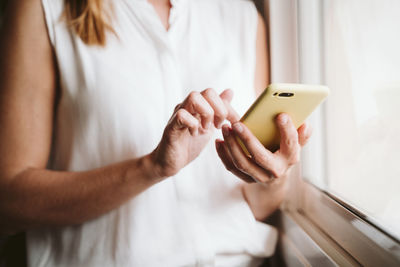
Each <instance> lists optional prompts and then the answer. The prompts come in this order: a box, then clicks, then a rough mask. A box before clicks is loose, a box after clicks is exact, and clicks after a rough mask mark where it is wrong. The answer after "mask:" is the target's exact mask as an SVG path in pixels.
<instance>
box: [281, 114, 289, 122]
mask: <svg viewBox="0 0 400 267" xmlns="http://www.w3.org/2000/svg"><path fill="white" fill-rule="evenodd" d="M280 121H281V123H282V124H286V123H287V122H288V116H287V115H286V114H283V115H281V117H280Z"/></svg>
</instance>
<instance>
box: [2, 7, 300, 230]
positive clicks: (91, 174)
mask: <svg viewBox="0 0 400 267" xmlns="http://www.w3.org/2000/svg"><path fill="white" fill-rule="evenodd" d="M149 2H150V3H152V4H154V7H155V10H156V12H157V14H159V16H160V19H161V21H162V23H163V25H164V26H165V27H166V29H168V15H169V9H170V5H169V2H168V4H166V3H167V2H166V1H149ZM260 27H261V29H262V27H264V26H260ZM260 27H259V37H258V41H257V42H260V41H259V40H265V31H264V36H260V32H262V30H260ZM264 30H265V29H264ZM0 39H1V42H0V58H1V61H0V92H1V93H0V125H1V126H2V127H1V131H0V218H2V220H0V232H1V233H14V232H18V231H20V230H26V229H32V228H38V227H48V226H66V225H73V224H80V223H83V222H85V221H88V220H90V219H94V218H96V217H98V216H100V215H102V214H105V213H106V212H108V211H110V210H113V209H115V208H117V207H119V206H120V205H121V204H123V203H125V202H126V201H128V200H129V199H131V198H134V197H135V196H137V195H138V194H140V193H141V192H143V191H145V190H146V189H148V188H149V187H151V186H152V185H154V184H156V183H158V182H160V181H162V180H164V179H167V178H168V177H170V176H172V175H174V174H176V173H177V172H179V170H180V169H182V168H183V167H184V166H186V165H187V164H189V163H190V162H191V161H193V160H194V159H195V158H196V157H197V156H198V154H199V153H200V152H201V150H202V149H203V148H204V146H205V145H206V144H207V143H208V142H209V141H210V138H211V133H212V131H214V130H215V128H220V127H221V124H222V122H223V121H224V120H225V119H228V120H230V121H231V122H232V123H233V124H232V125H233V127H234V129H236V128H235V125H236V124H235V122H236V121H237V119H238V116H237V114H236V113H235V112H234V110H233V109H232V108H231V107H230V105H229V102H230V101H231V99H232V96H233V94H232V91H230V90H225V91H224V92H223V93H221V94H220V95H218V94H217V93H216V92H215V91H214V90H213V89H206V90H204V91H202V92H192V93H190V94H189V95H188V96H187V97H186V99H184V100H183V101H182V103H179V104H178V105H177V107H176V108H175V112H174V114H173V115H172V117H171V119H170V121H169V122H168V124H167V126H166V127H165V130H164V134H163V137H162V139H161V141H160V143H159V145H158V146H157V148H155V150H154V151H153V152H152V153H150V154H148V155H144V156H142V157H140V158H135V159H131V160H127V161H125V162H120V163H117V164H113V165H109V166H104V167H102V168H99V169H94V170H89V171H85V172H66V171H52V170H47V169H46V164H47V161H48V158H49V154H50V148H51V138H52V129H53V120H54V110H55V108H56V106H57V94H56V92H57V85H58V81H57V75H58V72H57V66H56V63H55V60H54V53H53V51H52V47H51V45H50V41H49V39H48V35H47V30H46V26H45V20H44V15H43V10H42V8H41V3H40V0H31V1H24V0H13V1H9V6H8V10H7V12H6V18H5V21H4V27H3V29H2V32H1V33H0ZM264 44H265V43H264ZM257 47H258V48H259V47H262V46H261V45H259V44H258V43H257ZM263 49H265V46H264V47H263ZM257 53H258V54H260V53H261V55H266V51H257ZM260 66H261V68H264V70H266V68H267V63H266V59H265V62H264V61H263V60H261V61H257V68H259V67H260ZM261 72H263V73H266V71H260V73H261ZM257 73H258V72H257ZM259 79H261V80H258V79H256V86H257V84H259V87H258V88H261V85H262V87H264V86H265V84H267V82H268V78H267V77H265V75H264V76H262V78H259ZM290 125H291V124H290V123H288V124H285V126H283V127H282V131H283V132H285V131H287V130H288V131H290V129H291V128H290ZM227 127H228V126H224V127H223V130H224V132H225V133H226V130H227ZM228 130H229V131H230V129H228ZM292 130H293V129H292ZM303 132H304V131H299V134H298V135H299V140H303V139H304V138H303V137H302V136H303V135H304V136H306V135H305V134H304V133H303ZM290 133H291V135H290V138H285V136H289V134H287V135H283V142H285V144H286V143H288V144H291V145H289V146H288V148H287V149H286V150H284V151H283V152H282V153H280V154H279V156H278V155H276V157H272V156H271V158H268V160H267V161H266V162H264V161H263V164H261V165H260V166H258V167H257V168H256V167H255V165H254V164H248V165H244V164H240V162H243V163H248V159H243V158H241V157H240V156H239V155H238V154H237V153H235V152H233V151H234V149H235V144H234V143H232V140H231V139H230V138H229V136H232V135H226V134H225V139H224V141H222V140H219V141H218V142H217V143H218V144H219V145H217V147H219V148H218V149H217V150H218V154H219V155H220V157H221V159H222V161H223V162H224V164H225V165H226V166H227V168H228V169H229V170H230V171H232V172H233V173H235V174H236V175H238V176H239V178H242V179H244V180H246V179H245V178H247V181H250V179H249V177H252V178H255V179H257V180H259V181H261V182H262V183H264V185H259V184H255V185H256V186H254V184H252V185H250V184H249V185H247V184H246V185H245V186H244V187H243V192H244V194H245V197H246V199H247V201H248V203H249V205H250V207H251V209H252V210H253V212H254V214H255V216H256V218H258V219H262V218H263V217H265V216H267V215H268V214H270V210H274V209H276V207H277V205H278V204H275V202H276V203H278V202H279V203H280V201H279V200H280V196H281V194H280V193H277V192H280V191H279V190H281V188H283V186H281V185H280V184H285V182H280V183H279V184H278V183H273V182H270V181H269V180H267V178H268V176H267V174H268V173H273V174H276V175H277V176H279V178H277V179H276V180H277V181H278V180H282V181H285V178H282V177H285V176H286V173H287V172H285V171H287V169H288V168H289V166H290V165H291V164H293V163H294V162H295V161H294V160H292V159H293V157H292V154H293V153H294V154H296V153H297V154H298V150H295V151H294V152H293V151H292V150H293V148H294V147H296V148H298V146H296V145H295V144H296V143H297V142H298V141H297V139H295V138H294V137H293V135H294V134H293V131H290ZM235 134H236V132H235ZM237 134H238V135H239V136H240V137H241V138H243V140H245V141H246V140H247V139H246V138H248V139H249V140H250V141H251V140H253V141H254V136H252V135H251V134H250V133H248V132H246V131H243V132H241V134H239V133H237ZM296 134H297V132H296ZM250 141H249V142H247V141H246V142H245V144H247V145H249V144H250V143H251V142H250ZM228 144H229V145H228ZM221 148H223V149H224V150H222V149H221ZM249 151H250V152H251V153H252V154H253V153H255V154H257V155H258V154H260V155H261V152H260V151H263V153H267V152H265V149H263V148H260V147H253V146H250V145H249ZM296 159H297V158H296ZM274 160H275V161H274ZM278 163H279V164H278ZM229 164H230V165H229ZM276 164H278V165H276ZM277 166H279V169H277V168H278V167H277ZM260 168H261V169H260ZM256 171H257V172H256ZM245 175H247V176H245ZM281 178H282V179H281ZM271 199H273V203H274V204H273V205H272V204H271V203H272V202H271ZM264 208H266V209H267V210H268V212H265V210H264ZM259 210H263V212H260V211H259ZM3 218H6V219H3Z"/></svg>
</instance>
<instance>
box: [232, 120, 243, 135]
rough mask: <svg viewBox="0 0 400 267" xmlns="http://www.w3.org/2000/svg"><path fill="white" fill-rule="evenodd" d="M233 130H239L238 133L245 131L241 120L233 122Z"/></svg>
mask: <svg viewBox="0 0 400 267" xmlns="http://www.w3.org/2000/svg"><path fill="white" fill-rule="evenodd" d="M233 130H235V132H238V133H241V132H243V127H242V125H240V122H235V123H234V124H233Z"/></svg>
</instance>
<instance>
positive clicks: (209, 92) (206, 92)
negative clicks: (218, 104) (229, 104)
mask: <svg viewBox="0 0 400 267" xmlns="http://www.w3.org/2000/svg"><path fill="white" fill-rule="evenodd" d="M203 92H204V95H207V96H214V95H216V94H217V93H216V92H215V90H214V89H212V88H207V89H205V90H204V91H203Z"/></svg>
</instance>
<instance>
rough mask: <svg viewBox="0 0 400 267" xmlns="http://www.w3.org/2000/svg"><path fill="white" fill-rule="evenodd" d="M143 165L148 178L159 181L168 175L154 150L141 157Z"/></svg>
mask: <svg viewBox="0 0 400 267" xmlns="http://www.w3.org/2000/svg"><path fill="white" fill-rule="evenodd" d="M143 165H144V168H145V170H146V173H147V174H148V177H149V179H150V180H154V181H155V182H159V181H162V180H164V179H165V178H167V177H168V175H167V174H166V172H165V171H164V169H163V167H162V166H161V164H159V162H158V160H157V157H156V154H155V151H153V152H151V153H150V154H147V155H146V156H144V157H143Z"/></svg>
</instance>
